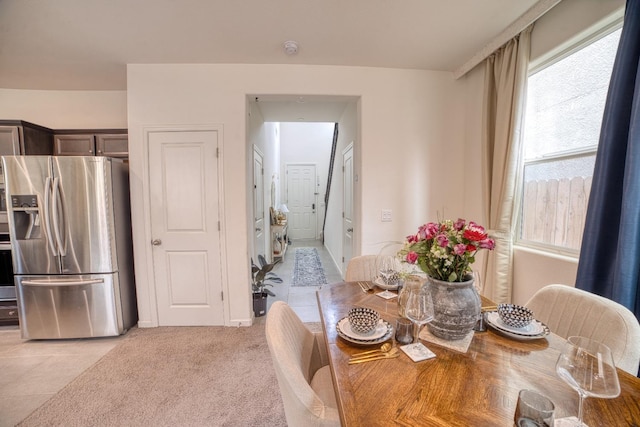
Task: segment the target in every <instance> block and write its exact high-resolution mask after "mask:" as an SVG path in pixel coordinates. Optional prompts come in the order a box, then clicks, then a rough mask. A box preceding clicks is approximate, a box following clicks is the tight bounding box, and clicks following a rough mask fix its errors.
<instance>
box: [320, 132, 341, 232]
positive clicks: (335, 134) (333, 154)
mask: <svg viewBox="0 0 640 427" xmlns="http://www.w3.org/2000/svg"><path fill="white" fill-rule="evenodd" d="M337 147H338V123H336V124H335V126H334V128H333V145H332V146H331V159H329V174H328V175H327V191H326V192H325V193H324V219H323V220H322V243H323V244H324V227H325V226H326V224H327V209H328V208H329V191H331V178H332V177H333V165H334V163H335V162H336V149H337Z"/></svg>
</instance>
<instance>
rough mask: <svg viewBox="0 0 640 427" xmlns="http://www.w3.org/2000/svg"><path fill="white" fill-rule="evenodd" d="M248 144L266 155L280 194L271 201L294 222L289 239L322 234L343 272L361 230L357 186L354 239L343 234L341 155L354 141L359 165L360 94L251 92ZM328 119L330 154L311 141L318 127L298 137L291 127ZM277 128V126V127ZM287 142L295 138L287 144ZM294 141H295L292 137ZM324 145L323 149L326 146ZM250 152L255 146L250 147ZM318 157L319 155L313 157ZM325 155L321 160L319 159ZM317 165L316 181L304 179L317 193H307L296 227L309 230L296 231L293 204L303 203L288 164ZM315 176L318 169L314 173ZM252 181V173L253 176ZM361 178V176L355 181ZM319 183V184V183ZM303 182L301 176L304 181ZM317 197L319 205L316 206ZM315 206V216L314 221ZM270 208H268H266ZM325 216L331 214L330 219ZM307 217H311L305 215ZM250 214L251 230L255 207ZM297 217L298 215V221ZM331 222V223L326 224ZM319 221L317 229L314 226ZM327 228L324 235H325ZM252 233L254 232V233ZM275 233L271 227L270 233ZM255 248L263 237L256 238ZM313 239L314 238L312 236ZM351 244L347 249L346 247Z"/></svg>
mask: <svg viewBox="0 0 640 427" xmlns="http://www.w3.org/2000/svg"><path fill="white" fill-rule="evenodd" d="M246 100H247V143H248V144H250V145H249V146H248V148H249V150H252V148H250V147H251V146H252V145H257V146H258V147H259V148H260V150H261V151H262V153H263V154H264V170H265V171H264V173H265V176H268V177H272V178H271V180H272V182H273V181H275V185H276V188H277V189H276V191H275V194H276V197H275V199H276V200H275V202H271V207H272V208H274V209H276V211H278V212H276V214H279V213H280V212H282V210H284V212H285V216H286V217H287V222H288V227H289V231H288V234H289V236H288V237H289V238H290V239H291V240H292V241H293V242H294V246H295V241H296V239H299V238H304V239H310V240H311V239H318V241H319V242H320V244H323V245H324V246H325V247H326V249H327V251H328V252H329V254H330V258H331V260H332V263H333V264H335V266H336V268H337V269H338V270H340V272H341V273H343V271H342V270H343V255H344V253H345V252H346V253H347V254H348V257H350V254H351V253H356V252H357V249H356V246H357V244H358V243H357V242H358V235H357V225H356V224H357V217H358V215H357V212H359V208H358V206H359V203H358V200H357V199H358V197H360V196H359V191H358V188H357V187H355V188H354V190H353V192H352V193H351V194H352V197H353V199H352V200H353V203H351V209H350V210H351V212H353V213H355V214H354V215H353V221H354V230H356V231H355V233H354V235H353V239H352V240H351V242H348V243H346V242H345V241H344V239H343V216H342V214H343V202H344V200H343V195H342V192H343V190H344V188H343V176H342V171H341V166H342V164H341V163H342V158H341V153H342V151H343V150H344V148H345V145H346V144H349V143H353V153H354V156H353V159H354V161H353V165H357V161H356V159H357V158H358V150H357V147H358V141H359V137H358V129H359V111H360V105H359V104H360V98H359V97H357V96H320V95H313V96H292V95H248V96H247V98H246ZM322 123H324V124H326V125H328V127H329V132H328V136H327V137H326V138H325V141H326V149H327V152H326V155H325V154H323V153H318V152H316V150H317V148H318V146H315V145H313V144H312V143H311V142H310V141H309V140H310V139H313V138H314V136H317V135H318V132H316V131H309V132H307V133H306V134H305V135H300V137H299V138H291V133H290V129H291V128H295V127H297V126H301V127H302V126H307V125H309V126H313V125H320V124H322ZM336 124H339V132H338V138H337V150H336V152H335V153H336V155H335V157H334V162H335V164H334V169H333V171H332V177H333V178H332V183H331V189H330V192H329V197H328V198H326V199H325V195H326V193H327V191H328V190H327V177H328V174H329V173H330V171H329V160H330V159H331V157H332V152H331V148H332V143H333V131H334V130H335V126H336ZM272 127H274V128H272ZM284 141H290V143H289V144H288V145H287V144H286V143H284ZM291 141H293V142H291ZM321 149H324V147H322V148H321ZM249 152H251V151H249ZM314 156H315V157H314ZM318 158H321V159H323V160H322V161H321V162H319V161H318V160H317V159H318ZM309 164H314V165H315V168H316V171H315V175H316V179H315V181H314V180H312V179H311V178H309V180H307V181H306V183H304V185H307V186H308V188H309V187H311V188H314V193H319V194H313V196H315V200H313V199H314V197H310V198H307V199H305V200H303V201H302V203H300V206H304V209H305V211H304V212H301V216H300V218H299V219H300V220H304V222H301V223H299V224H298V223H296V228H300V230H301V231H304V233H301V234H297V233H296V231H297V230H296V231H293V232H292V229H291V227H292V223H293V222H294V216H295V215H297V213H295V212H292V211H293V209H292V208H293V207H296V208H297V207H298V205H297V203H296V202H294V200H293V199H292V198H290V196H289V195H288V194H287V193H288V189H289V188H291V187H292V186H293V185H292V183H290V182H288V180H289V179H290V177H292V176H293V172H291V174H289V176H287V175H288V174H287V168H288V166H289V165H305V166H306V165H309ZM247 167H248V171H249V173H252V169H253V165H252V164H251V159H250V158H249V157H248V158H247ZM310 175H313V172H310ZM249 180H250V181H249V182H250V183H252V182H253V180H252V178H249ZM356 181H357V180H356ZM318 182H319V184H320V185H319V186H318ZM300 183H301V184H302V181H300ZM265 194H267V197H265V200H269V198H270V197H268V196H269V195H270V194H273V192H272V191H271V190H270V188H265ZM248 202H249V203H248V204H247V207H248V209H249V210H252V208H253V206H252V205H253V203H252V201H251V200H250V199H248ZM314 202H315V206H314ZM325 203H326V205H325ZM314 207H315V215H316V218H315V221H313V220H312V216H311V215H313V213H314V212H313V211H314ZM266 209H267V211H268V210H269V207H267V208H266ZM325 215H326V218H325ZM305 216H306V217H305ZM247 218H248V219H251V222H249V221H248V223H247V226H248V229H249V230H253V228H254V224H253V220H252V219H253V218H254V217H253V212H250V214H249V215H248V217H247ZM295 221H296V222H297V221H298V218H296V220H295ZM270 223H272V222H271V221H269V220H268V216H267V220H266V226H267V228H268V229H269V228H270ZM325 223H326V224H325ZM314 225H315V231H314V229H313V226H314ZM323 233H324V234H323ZM251 234H253V231H252V232H251ZM267 234H268V235H269V234H270V231H268V232H267ZM252 240H253V242H252V248H251V250H252V251H253V249H254V247H255V246H256V244H257V243H258V242H255V239H252ZM266 240H267V242H266V244H267V247H266V251H267V253H268V252H269V251H270V249H271V246H272V244H273V242H271V240H272V239H266ZM307 241H309V240H307ZM344 244H349V247H348V248H345V247H343V245H344ZM294 253H295V251H288V252H287V257H293V256H294Z"/></svg>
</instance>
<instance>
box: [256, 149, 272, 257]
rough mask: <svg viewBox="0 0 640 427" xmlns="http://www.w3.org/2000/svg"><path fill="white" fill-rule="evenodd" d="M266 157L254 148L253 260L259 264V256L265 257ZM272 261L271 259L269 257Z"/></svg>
mask: <svg viewBox="0 0 640 427" xmlns="http://www.w3.org/2000/svg"><path fill="white" fill-rule="evenodd" d="M263 160H264V156H263V155H262V153H261V152H260V150H258V147H256V146H255V145H254V146H253V242H254V243H253V248H254V251H253V252H254V253H253V260H254V261H255V262H256V263H257V262H258V255H264V256H265V257H267V254H266V252H265V243H264V227H265V223H264V193H265V190H264V167H263ZM267 259H270V257H267Z"/></svg>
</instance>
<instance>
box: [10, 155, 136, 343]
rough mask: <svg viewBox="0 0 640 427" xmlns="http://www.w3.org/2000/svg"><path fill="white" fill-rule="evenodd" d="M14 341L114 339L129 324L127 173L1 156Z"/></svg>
mask: <svg viewBox="0 0 640 427" xmlns="http://www.w3.org/2000/svg"><path fill="white" fill-rule="evenodd" d="M2 163H3V166H4V174H5V180H6V182H5V185H6V194H7V216H8V220H9V233H10V239H11V248H12V259H13V269H14V278H15V284H16V296H17V303H18V316H19V323H20V331H21V335H22V338H25V339H52V338H86V337H101V336H115V335H120V334H122V333H123V332H125V331H126V330H127V329H129V328H130V327H131V326H133V325H134V323H135V322H137V309H136V300H135V284H134V276H133V250H132V239H131V219H130V218H131V215H130V203H129V173H128V167H127V166H128V165H127V164H126V163H124V162H123V161H122V160H118V159H112V158H109V157H97V156H96V157H90V156H86V157H75V156H68V157H67V156H64V157H62V156H60V157H58V156H3V157H2Z"/></svg>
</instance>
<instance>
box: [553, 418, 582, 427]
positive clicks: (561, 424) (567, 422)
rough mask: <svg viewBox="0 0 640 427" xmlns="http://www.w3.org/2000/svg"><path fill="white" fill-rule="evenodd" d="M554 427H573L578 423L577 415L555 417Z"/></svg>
mask: <svg viewBox="0 0 640 427" xmlns="http://www.w3.org/2000/svg"><path fill="white" fill-rule="evenodd" d="M553 425H554V427H575V426H577V425H578V417H565V418H556V420H555V421H554V423H553Z"/></svg>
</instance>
